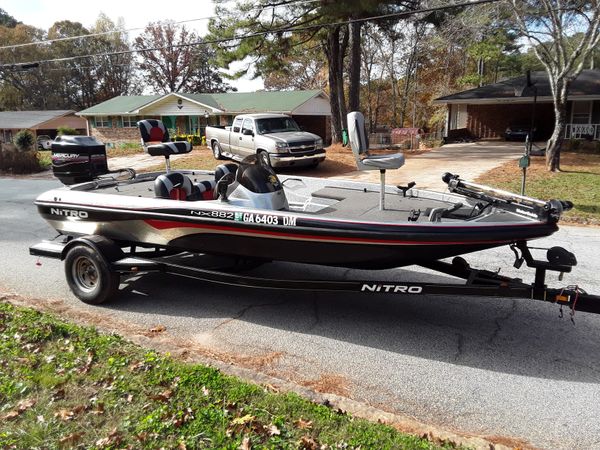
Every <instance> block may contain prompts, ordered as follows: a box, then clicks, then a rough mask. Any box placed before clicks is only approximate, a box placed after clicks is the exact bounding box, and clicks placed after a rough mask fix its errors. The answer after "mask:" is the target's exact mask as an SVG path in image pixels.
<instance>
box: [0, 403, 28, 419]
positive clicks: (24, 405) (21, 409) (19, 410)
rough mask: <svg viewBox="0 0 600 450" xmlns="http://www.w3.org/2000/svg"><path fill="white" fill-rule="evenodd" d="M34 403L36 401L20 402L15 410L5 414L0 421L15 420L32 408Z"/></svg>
mask: <svg viewBox="0 0 600 450" xmlns="http://www.w3.org/2000/svg"><path fill="white" fill-rule="evenodd" d="M35 403H36V401H35V400H34V399H26V400H21V401H20V402H19V403H18V404H17V408H16V409H14V410H12V411H9V412H7V413H5V414H4V415H2V416H1V417H0V419H2V420H13V419H16V418H17V417H19V416H20V415H21V414H23V413H24V412H25V411H27V410H28V409H30V408H32V407H33V406H35Z"/></svg>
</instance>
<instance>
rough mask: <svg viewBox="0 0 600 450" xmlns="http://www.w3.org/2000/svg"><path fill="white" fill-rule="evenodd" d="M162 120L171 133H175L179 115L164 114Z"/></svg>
mask: <svg viewBox="0 0 600 450" xmlns="http://www.w3.org/2000/svg"><path fill="white" fill-rule="evenodd" d="M161 120H162V123H163V124H164V126H165V128H166V129H167V130H169V134H175V133H176V132H177V129H176V128H177V125H176V120H177V116H162V117H161Z"/></svg>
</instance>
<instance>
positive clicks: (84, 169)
mask: <svg viewBox="0 0 600 450" xmlns="http://www.w3.org/2000/svg"><path fill="white" fill-rule="evenodd" d="M52 172H53V173H54V176H55V177H56V178H58V179H59V180H60V181H61V182H62V183H63V184H67V185H69V184H76V183H83V182H85V181H92V180H93V179H94V178H96V177H98V176H99V175H104V174H107V173H108V164H107V160H106V146H105V145H104V144H103V143H102V142H100V141H98V140H97V139H96V138H94V137H91V136H58V137H57V138H56V139H55V140H54V141H53V142H52Z"/></svg>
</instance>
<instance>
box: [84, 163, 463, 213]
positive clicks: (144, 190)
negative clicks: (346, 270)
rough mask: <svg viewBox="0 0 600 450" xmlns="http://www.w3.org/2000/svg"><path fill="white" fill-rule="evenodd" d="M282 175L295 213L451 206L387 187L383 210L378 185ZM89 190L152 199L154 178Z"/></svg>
mask: <svg viewBox="0 0 600 450" xmlns="http://www.w3.org/2000/svg"><path fill="white" fill-rule="evenodd" d="M188 176H190V178H191V179H192V181H193V182H194V183H196V182H200V181H204V180H208V179H211V178H212V175H210V174H204V173H188ZM282 178H283V180H284V189H285V191H286V196H287V198H288V202H289V204H290V210H292V211H294V212H295V213H306V214H311V215H319V216H330V217H335V218H337V219H346V220H357V219H360V220H369V221H377V222H406V221H408V218H409V217H410V216H411V215H412V216H413V218H414V215H415V212H417V213H418V218H417V220H418V221H429V214H430V212H431V211H432V210H433V209H435V208H448V207H450V206H452V205H453V202H452V201H451V200H450V199H449V197H450V195H448V196H447V197H448V198H445V197H440V199H439V200H436V199H434V198H427V197H424V196H411V195H407V196H406V197H404V196H403V195H402V194H401V193H400V192H399V191H396V190H395V189H394V188H391V187H390V186H388V190H389V192H387V194H386V197H385V210H383V211H381V210H379V186H377V185H373V184H371V183H364V184H363V183H356V182H348V181H342V180H331V179H313V178H311V179H308V178H303V179H302V178H292V177H282ZM288 180H289V181H293V180H296V181H300V183H301V185H298V184H294V183H293V182H290V183H286V181H288ZM305 181H307V182H308V183H305ZM90 192H94V193H98V194H111V195H126V196H133V197H143V198H154V179H153V178H146V179H144V178H143V177H142V178H141V179H140V180H139V181H136V182H120V183H113V184H107V185H105V186H99V187H96V188H94V189H92V190H90ZM420 192H421V193H422V192H423V191H420ZM174 201H175V200H174ZM203 201H206V200H198V202H203ZM472 209H473V205H470V204H465V205H464V206H463V207H462V208H461V209H460V210H458V211H457V212H456V216H457V217H456V219H459V220H461V219H462V220H464V219H465V218H468V217H469V215H470V214H471V213H472ZM451 220H452V219H451Z"/></svg>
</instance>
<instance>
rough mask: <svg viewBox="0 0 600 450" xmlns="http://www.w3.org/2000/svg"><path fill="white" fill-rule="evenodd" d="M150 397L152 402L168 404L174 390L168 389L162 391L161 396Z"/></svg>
mask: <svg viewBox="0 0 600 450" xmlns="http://www.w3.org/2000/svg"><path fill="white" fill-rule="evenodd" d="M149 397H150V398H151V399H152V400H156V401H158V402H168V401H169V399H170V398H171V397H173V390H172V389H166V390H164V391H162V392H161V393H160V394H156V395H150V396H149Z"/></svg>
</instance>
